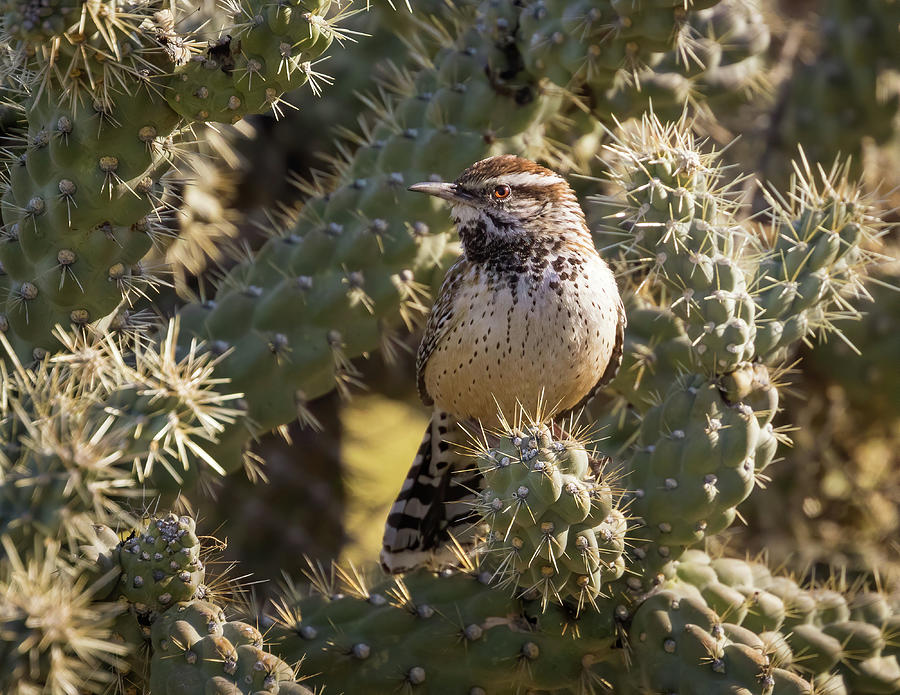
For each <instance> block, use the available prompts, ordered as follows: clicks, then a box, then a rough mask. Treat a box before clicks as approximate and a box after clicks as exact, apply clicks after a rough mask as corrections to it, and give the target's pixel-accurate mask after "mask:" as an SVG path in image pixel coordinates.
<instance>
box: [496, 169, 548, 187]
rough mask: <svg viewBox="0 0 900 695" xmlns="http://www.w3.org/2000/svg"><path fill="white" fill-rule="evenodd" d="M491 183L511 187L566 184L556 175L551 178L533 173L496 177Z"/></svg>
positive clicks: (525, 172) (522, 172) (521, 172)
mask: <svg viewBox="0 0 900 695" xmlns="http://www.w3.org/2000/svg"><path fill="white" fill-rule="evenodd" d="M491 183H505V184H507V185H509V186H553V185H555V184H558V183H565V179H563V178H562V177H561V176H556V175H555V174H554V175H552V176H549V175H547V174H538V173H535V172H531V171H520V172H518V173H516V174H505V175H501V176H495V177H494V178H493V179H491Z"/></svg>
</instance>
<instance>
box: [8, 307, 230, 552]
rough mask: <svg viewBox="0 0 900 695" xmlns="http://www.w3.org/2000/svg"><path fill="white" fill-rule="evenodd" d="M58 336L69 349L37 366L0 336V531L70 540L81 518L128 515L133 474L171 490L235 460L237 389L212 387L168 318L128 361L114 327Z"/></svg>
mask: <svg viewBox="0 0 900 695" xmlns="http://www.w3.org/2000/svg"><path fill="white" fill-rule="evenodd" d="M57 335H58V336H59V337H60V340H61V342H63V343H64V344H66V345H67V350H66V351H65V352H63V353H60V354H59V355H57V356H56V357H54V358H53V359H52V360H50V361H45V362H43V363H42V364H41V365H40V366H39V367H38V368H36V369H34V370H26V369H25V368H24V367H23V366H22V365H21V363H19V362H18V361H17V360H16V358H15V355H14V353H13V352H12V348H11V347H10V346H9V344H8V343H7V342H6V341H5V338H3V336H2V335H0V344H2V345H3V347H4V348H5V350H6V351H7V353H8V356H9V364H10V366H7V364H6V363H4V364H2V366H0V374H2V384H0V389H2V391H0V474H2V480H3V485H2V486H0V497H2V500H3V504H2V512H0V532H2V533H3V534H6V535H8V536H9V538H10V539H11V542H14V543H15V545H16V546H17V547H19V548H23V547H24V546H26V545H27V544H28V543H29V542H30V541H29V539H30V538H33V537H35V536H37V537H48V538H50V539H59V540H61V541H63V542H65V543H67V545H69V546H70V547H71V546H72V545H73V541H72V539H74V538H78V537H79V535H80V534H81V532H82V531H81V529H82V528H83V527H84V526H85V525H89V524H91V523H106V524H109V525H111V526H117V525H118V524H121V523H126V524H129V525H130V524H131V523H133V518H132V515H131V514H130V512H129V511H128V508H129V507H130V500H131V499H132V498H135V497H137V496H139V495H141V494H142V493H141V492H140V491H139V490H138V487H139V486H140V485H141V484H144V485H146V486H147V490H148V491H149V490H151V489H154V488H156V489H157V490H160V489H165V490H168V491H170V492H172V491H177V490H178V489H180V488H181V487H183V486H184V485H186V484H187V483H193V482H196V481H197V480H198V479H199V480H201V481H202V480H203V479H204V477H208V476H210V475H219V474H223V473H224V472H225V470H226V469H225V468H224V466H230V467H231V468H230V469H231V470H234V469H235V468H240V466H241V464H242V460H241V448H240V446H238V447H237V448H236V449H234V448H233V447H232V449H228V448H227V444H229V443H230V440H229V439H228V437H227V436H226V435H227V432H226V427H227V426H229V425H233V424H234V423H235V420H236V419H237V417H238V416H239V415H240V412H241V411H240V410H238V409H236V408H234V407H232V405H233V404H234V403H235V401H236V400H237V399H238V398H239V395H238V394H222V393H219V392H218V391H217V390H216V389H217V388H218V387H219V386H220V384H221V382H220V381H218V380H217V379H215V378H214V377H213V376H212V371H213V367H214V363H213V362H212V361H210V359H209V355H208V354H206V353H204V354H202V355H200V354H198V353H197V350H196V346H195V347H194V349H189V350H188V351H187V352H186V353H184V354H179V355H176V343H177V327H176V326H175V325H174V324H173V326H172V327H171V328H170V331H169V332H168V336H167V338H166V339H165V340H164V341H163V342H162V344H161V345H160V346H159V349H146V348H142V349H139V350H138V352H137V353H135V354H134V355H133V362H132V363H131V364H129V363H128V362H129V360H128V359H126V357H125V355H124V354H123V351H122V350H121V349H120V347H119V346H118V345H117V343H116V341H115V339H113V338H112V337H109V336H107V337H106V338H103V339H99V338H87V339H85V338H83V337H80V336H72V335H69V334H64V333H59V334H57ZM217 446H224V447H225V450H224V451H222V452H221V453H220V452H218V451H216V450H215V447H217ZM210 451H216V456H215V458H214V457H213V455H211V454H210V453H209V452H210ZM229 451H235V455H236V457H237V458H236V459H235V460H231V459H230V458H229V457H228V456H227V454H228V452H229Z"/></svg>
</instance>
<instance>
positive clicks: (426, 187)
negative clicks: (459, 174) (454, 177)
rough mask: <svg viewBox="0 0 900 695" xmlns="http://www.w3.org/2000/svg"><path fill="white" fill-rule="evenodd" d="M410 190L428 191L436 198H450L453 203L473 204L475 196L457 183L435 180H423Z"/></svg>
mask: <svg viewBox="0 0 900 695" xmlns="http://www.w3.org/2000/svg"><path fill="white" fill-rule="evenodd" d="M409 190H411V191H416V192H417V193H427V194H428V195H433V196H435V197H436V198H443V199H444V200H449V201H450V202H451V203H463V204H468V205H471V204H472V203H473V202H474V198H473V196H472V195H470V194H469V193H467V192H465V191H464V190H462V189H461V188H460V187H459V186H457V185H456V184H455V183H443V182H435V181H423V182H422V183H414V184H413V185H412V186H410V187H409Z"/></svg>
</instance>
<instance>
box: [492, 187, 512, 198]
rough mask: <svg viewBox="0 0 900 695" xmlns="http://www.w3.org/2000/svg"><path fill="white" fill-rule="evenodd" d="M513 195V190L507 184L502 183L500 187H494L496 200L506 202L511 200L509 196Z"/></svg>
mask: <svg viewBox="0 0 900 695" xmlns="http://www.w3.org/2000/svg"><path fill="white" fill-rule="evenodd" d="M510 193H512V190H511V189H510V187H509V186H507V185H506V184H505V183H501V184H500V185H499V186H494V192H493V194H492V195H493V196H494V200H505V199H506V198H509V194H510Z"/></svg>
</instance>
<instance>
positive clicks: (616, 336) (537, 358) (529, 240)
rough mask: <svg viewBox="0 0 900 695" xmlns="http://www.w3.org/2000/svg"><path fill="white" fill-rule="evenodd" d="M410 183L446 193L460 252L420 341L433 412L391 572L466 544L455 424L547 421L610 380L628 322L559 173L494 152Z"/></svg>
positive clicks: (466, 501) (468, 510)
mask: <svg viewBox="0 0 900 695" xmlns="http://www.w3.org/2000/svg"><path fill="white" fill-rule="evenodd" d="M410 190H411V191H418V192H421V193H427V194H429V195H433V196H437V197H439V198H443V199H444V200H447V201H449V202H450V204H451V206H452V207H451V209H452V217H453V221H454V222H455V223H456V226H457V229H458V231H459V238H460V240H461V241H462V246H463V254H462V256H461V257H460V258H459V260H458V261H457V262H456V263H455V264H454V265H453V266H452V267H451V268H450V270H448V271H447V276H446V277H445V279H444V282H443V285H442V286H441V290H440V295H439V296H438V298H437V301H436V302H435V304H434V307H433V308H432V310H431V314H430V315H429V317H428V322H427V324H426V327H425V334H424V336H423V338H422V343H421V345H420V346H419V351H418V355H417V359H416V371H417V373H418V387H419V394H420V396H421V398H422V400H423V401H424V403H425V404H426V405H433V406H434V413H433V415H432V418H431V422H430V425H429V427H428V428H427V429H426V431H425V436H424V438H423V439H422V443H421V445H420V447H419V450H418V453H417V454H416V457H415V460H414V461H413V464H412V467H411V468H410V470H409V473H408V474H407V477H406V481H405V482H404V483H403V487H402V489H401V490H400V493H399V495H398V497H397V500H396V502H394V505H393V507H392V508H391V511H390V514H389V516H388V519H387V524H386V526H385V533H384V540H383V548H382V552H381V562H382V565H383V567H384V568H385V569H386V570H387V571H389V572H404V571H406V570H408V569H411V568H413V567H416V566H418V565H422V564H430V565H433V566H434V565H437V566H439V565H441V564H444V563H446V562H447V561H449V560H451V559H452V554H451V549H450V545H449V543H450V538H451V535H452V536H453V537H454V538H457V539H463V543H465V539H466V535H467V533H469V531H470V529H471V527H472V526H473V525H474V522H475V521H477V514H476V513H475V512H474V509H473V505H472V501H473V499H474V496H475V493H476V492H477V490H478V489H479V480H478V473H477V470H476V467H475V466H474V464H473V463H472V461H471V459H469V460H468V461H467V460H466V457H465V456H463V455H461V454H460V452H459V451H458V450H455V447H454V443H456V444H462V443H465V435H464V433H462V432H461V431H460V424H461V423H462V424H464V423H466V422H467V421H472V420H479V421H480V422H481V424H482V425H483V426H484V427H486V428H490V427H492V426H495V425H496V424H498V420H499V418H501V417H504V418H506V419H508V420H510V421H512V419H513V418H514V416H515V413H516V410H517V408H520V407H521V405H525V406H528V407H532V406H534V405H535V404H537V403H539V402H543V403H544V406H545V407H544V412H545V413H546V414H548V415H549V416H553V415H559V414H561V413H564V412H566V411H570V410H572V409H573V408H576V407H578V406H579V405H580V404H581V403H583V402H584V401H586V400H587V399H588V398H590V397H591V396H592V395H593V394H594V392H595V391H596V390H597V389H598V388H600V387H602V386H603V385H605V384H606V383H607V382H608V381H609V380H610V379H612V378H613V377H614V376H615V374H616V371H617V370H618V368H619V365H620V363H621V361H622V342H623V334H624V331H625V311H624V309H623V306H622V300H621V298H620V297H619V292H618V288H617V287H616V281H615V279H614V277H613V274H612V272H611V271H610V269H609V267H608V266H607V265H606V263H605V262H604V261H603V259H602V258H601V257H600V256H599V254H598V253H597V250H596V248H595V247H594V242H593V240H592V238H591V234H590V231H589V230H588V228H587V225H586V223H585V219H584V213H583V212H582V210H581V206H580V205H579V204H578V200H577V198H576V197H575V193H574V192H573V191H572V189H571V188H570V187H569V185H568V184H567V183H566V181H565V179H563V178H562V177H561V176H559V174H556V173H554V172H553V171H551V170H549V169H546V168H544V167H542V166H540V165H538V164H536V163H534V162H532V161H530V160H527V159H522V158H520V157H516V156H513V155H500V156H497V157H490V158H488V159H484V160H482V161H480V162H476V163H475V164H473V165H472V166H470V167H469V168H468V169H466V170H465V171H464V172H463V173H462V174H461V175H460V176H459V178H458V179H456V181H454V182H453V183H436V182H426V183H417V184H415V185H414V186H410ZM548 410H549V412H548ZM461 435H462V436H461Z"/></svg>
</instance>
